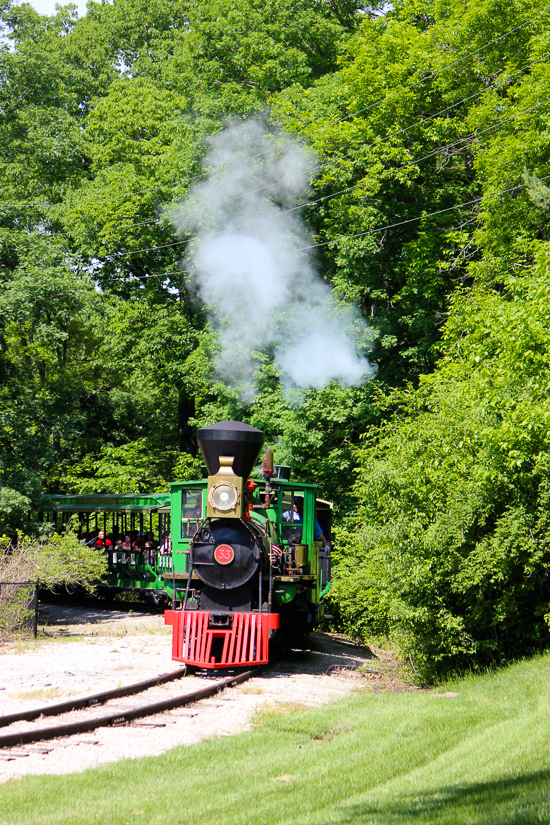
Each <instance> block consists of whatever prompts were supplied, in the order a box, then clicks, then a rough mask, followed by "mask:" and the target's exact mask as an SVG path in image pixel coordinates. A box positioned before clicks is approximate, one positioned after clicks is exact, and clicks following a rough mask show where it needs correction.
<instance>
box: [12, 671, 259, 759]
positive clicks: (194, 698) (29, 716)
mask: <svg viewBox="0 0 550 825" xmlns="http://www.w3.org/2000/svg"><path fill="white" fill-rule="evenodd" d="M257 670H258V669H257V668H254V669H253V670H247V671H245V672H243V673H239V674H237V675H235V676H230V677H228V678H226V679H221V680H220V681H216V682H213V683H210V684H208V685H206V687H203V688H200V689H199V690H195V691H192V692H191V693H182V694H179V695H177V696H170V697H169V698H167V699H162V700H161V701H157V702H152V703H150V704H146V705H139V706H137V707H132V708H124V709H120V708H118V709H116V708H115V709H114V710H111V712H109V713H107V714H105V715H103V716H97V715H90V711H93V709H94V708H97V707H98V706H99V705H104V704H108V703H109V702H112V701H113V700H116V699H120V698H122V697H125V696H132V695H135V694H138V693H142V692H144V691H146V690H150V689H151V688H154V687H157V686H158V685H162V684H165V683H167V682H171V681H174V680H176V679H180V678H182V676H185V670H184V669H183V668H182V669H180V670H177V671H173V672H172V673H166V674H163V675H161V676H157V677H156V678H154V679H148V680H147V681H144V682H137V683H135V684H133V685H127V686H126V687H123V688H116V689H115V690H107V691H104V692H103V693H96V694H94V695H93V696H83V697H81V698H78V699H71V700H69V701H67V702H60V703H58V704H56V705H46V706H44V707H42V708H35V709H34V710H27V711H22V712H21V713H12V714H9V715H6V716H1V717H0V727H12V732H8V733H5V734H1V735H0V749H2V748H13V747H16V746H21V745H25V744H29V743H31V742H42V741H47V740H48V739H57V738H59V737H63V736H73V735H75V734H79V733H87V732H89V731H93V730H96V728H100V727H119V726H123V725H128V724H129V723H130V722H132V721H133V720H134V719H140V718H143V717H145V716H154V715H155V714H157V713H163V712H164V711H168V710H172V709H173V708H178V707H182V706H184V705H190V704H193V703H194V702H199V701H200V700H201V699H207V698H209V697H210V696H215V695H216V694H217V693H220V692H221V691H222V690H225V689H226V688H228V687H232V686H233V685H238V684H240V683H241V682H246V680H247V679H250V678H251V677H252V676H253V675H254V674H255V673H257ZM73 711H82V713H81V716H82V717H83V718H79V719H78V720H76V721H74V720H71V721H70V722H65V723H63V724H61V725H52V726H51V727H38V728H34V729H32V728H29V729H27V730H13V726H14V725H18V723H20V722H23V721H36V720H39V721H40V720H41V719H42V718H43V717H46V716H62V715H63V714H66V713H71V712H73Z"/></svg>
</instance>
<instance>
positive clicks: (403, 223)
mask: <svg viewBox="0 0 550 825" xmlns="http://www.w3.org/2000/svg"><path fill="white" fill-rule="evenodd" d="M548 178H550V175H545V176H544V177H542V178H539V180H541V181H542V180H547V179H548ZM525 188H526V184H524V183H523V184H518V185H517V186H509V187H507V188H506V189H500V190H499V191H498V192H492V193H491V194H489V195H481V196H480V197H479V198H473V199H472V200H470V201H465V202H464V203H459V204H455V205H454V206H448V207H446V208H445V209H438V210H437V211H435V212H426V213H424V214H423V215H418V216H417V217H415V218H407V220H404V221H397V222H396V223H389V224H386V225H385V226H377V227H373V228H372V229H366V230H365V231H364V232H356V233H354V234H353V235H335V236H334V238H331V239H330V240H328V241H324V242H322V243H316V244H310V245H309V246H302V247H300V248H299V249H297V250H296V252H305V251H307V250H309V249H319V248H320V247H322V246H328V245H329V244H331V243H335V242H336V241H339V240H353V239H354V238H361V237H364V236H365V235H374V234H376V233H378V232H385V231H386V230H388V229H395V228H397V227H399V226H406V225H407V224H410V223H417V222H418V221H423V220H424V219H425V218H434V217H436V216H437V215H443V214H444V213H446V212H452V211H454V210H455V209H462V208H463V207H465V206H473V205H474V204H476V203H480V202H481V201H483V200H484V199H485V198H496V197H498V196H499V195H505V194H506V193H508V192H514V191H517V190H519V189H525ZM196 271H197V270H196V268H194V269H183V270H179V271H178V272H160V273H151V274H150V275H145V276H143V278H161V277H164V276H166V277H169V276H171V275H189V274H191V273H193V272H196ZM140 280H142V279H140Z"/></svg>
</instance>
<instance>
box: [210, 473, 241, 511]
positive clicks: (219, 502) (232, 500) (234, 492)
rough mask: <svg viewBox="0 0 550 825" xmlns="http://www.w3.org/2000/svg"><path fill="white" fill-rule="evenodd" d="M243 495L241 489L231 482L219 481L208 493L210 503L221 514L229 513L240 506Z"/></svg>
mask: <svg viewBox="0 0 550 825" xmlns="http://www.w3.org/2000/svg"><path fill="white" fill-rule="evenodd" d="M240 500H241V495H240V493H239V489H238V487H237V486H236V485H235V484H232V483H231V482H230V481H218V483H217V484H214V485H212V487H211V488H210V490H209V491H208V503H209V504H210V506H211V507H212V509H214V510H217V511H218V512H220V513H229V512H231V510H236V509H237V507H238V506H239V502H240Z"/></svg>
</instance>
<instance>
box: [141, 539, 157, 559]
mask: <svg viewBox="0 0 550 825" xmlns="http://www.w3.org/2000/svg"><path fill="white" fill-rule="evenodd" d="M143 561H144V562H145V564H154V563H155V548H154V547H153V545H152V544H151V542H150V541H146V542H145V547H144V548H143Z"/></svg>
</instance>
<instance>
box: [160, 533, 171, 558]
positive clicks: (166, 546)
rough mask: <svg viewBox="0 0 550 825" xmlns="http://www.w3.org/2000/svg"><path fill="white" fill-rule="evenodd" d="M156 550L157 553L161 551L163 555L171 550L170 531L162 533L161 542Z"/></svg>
mask: <svg viewBox="0 0 550 825" xmlns="http://www.w3.org/2000/svg"><path fill="white" fill-rule="evenodd" d="M158 550H159V553H162V554H163V555H164V556H166V555H167V554H168V553H171V552H172V539H171V538H170V533H165V534H164V535H163V537H162V542H161V544H160V547H159V549H158Z"/></svg>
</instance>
